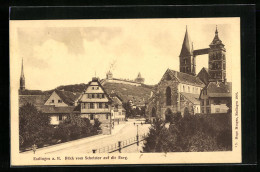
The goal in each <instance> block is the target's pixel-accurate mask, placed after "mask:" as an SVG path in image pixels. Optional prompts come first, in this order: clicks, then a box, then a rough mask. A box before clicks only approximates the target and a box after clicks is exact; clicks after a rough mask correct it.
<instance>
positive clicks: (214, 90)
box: [207, 82, 232, 97]
mask: <svg viewBox="0 0 260 172" xmlns="http://www.w3.org/2000/svg"><path fill="white" fill-rule="evenodd" d="M207 94H208V96H209V97H232V83H231V82H227V83H226V84H224V83H223V82H210V83H209V84H208V86H207Z"/></svg>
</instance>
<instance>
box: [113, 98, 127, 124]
mask: <svg viewBox="0 0 260 172" xmlns="http://www.w3.org/2000/svg"><path fill="white" fill-rule="evenodd" d="M110 98H111V100H112V104H111V118H112V122H113V124H114V125H116V124H120V123H124V122H125V120H126V118H125V115H126V111H125V109H124V108H123V101H122V99H121V98H120V97H119V96H118V95H116V94H115V93H111V94H110Z"/></svg>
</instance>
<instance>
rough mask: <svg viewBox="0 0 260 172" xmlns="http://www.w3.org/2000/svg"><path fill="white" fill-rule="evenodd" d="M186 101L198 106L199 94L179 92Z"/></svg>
mask: <svg viewBox="0 0 260 172" xmlns="http://www.w3.org/2000/svg"><path fill="white" fill-rule="evenodd" d="M180 94H182V95H183V96H184V97H185V98H186V99H188V100H189V101H190V102H191V103H192V104H195V105H199V104H200V100H199V94H192V93H185V92H181V93H180Z"/></svg>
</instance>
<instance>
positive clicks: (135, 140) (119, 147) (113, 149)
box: [92, 134, 147, 153]
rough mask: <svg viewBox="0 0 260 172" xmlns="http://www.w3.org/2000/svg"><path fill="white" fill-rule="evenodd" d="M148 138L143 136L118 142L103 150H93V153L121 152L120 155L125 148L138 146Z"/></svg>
mask: <svg viewBox="0 0 260 172" xmlns="http://www.w3.org/2000/svg"><path fill="white" fill-rule="evenodd" d="M146 137H147V135H146V134H142V135H137V136H136V137H132V138H129V139H126V140H123V141H118V142H117V143H115V144H111V145H109V146H105V147H102V148H98V149H92V152H93V153H112V152H116V151H119V153H121V150H122V149H123V148H126V147H128V146H131V145H133V144H137V146H138V145H139V143H140V142H142V141H143V140H144V139H145V138H146Z"/></svg>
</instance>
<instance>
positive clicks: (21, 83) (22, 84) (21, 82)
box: [20, 60, 25, 91]
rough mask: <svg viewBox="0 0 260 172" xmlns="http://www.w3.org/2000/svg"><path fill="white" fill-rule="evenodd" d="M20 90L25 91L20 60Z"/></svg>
mask: <svg viewBox="0 0 260 172" xmlns="http://www.w3.org/2000/svg"><path fill="white" fill-rule="evenodd" d="M20 90H21V91H23V90H25V77H24V72H23V60H22V70H21V76H20Z"/></svg>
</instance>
